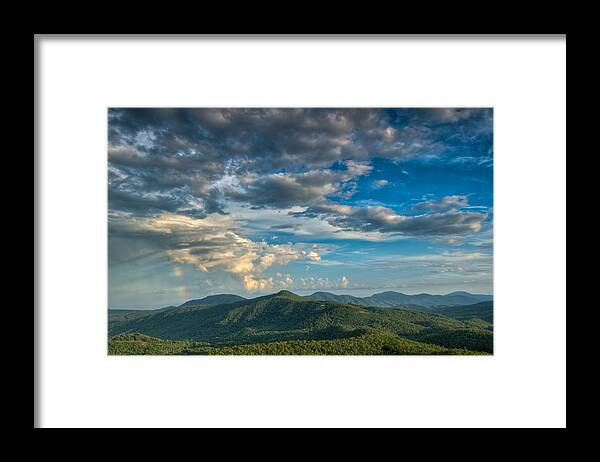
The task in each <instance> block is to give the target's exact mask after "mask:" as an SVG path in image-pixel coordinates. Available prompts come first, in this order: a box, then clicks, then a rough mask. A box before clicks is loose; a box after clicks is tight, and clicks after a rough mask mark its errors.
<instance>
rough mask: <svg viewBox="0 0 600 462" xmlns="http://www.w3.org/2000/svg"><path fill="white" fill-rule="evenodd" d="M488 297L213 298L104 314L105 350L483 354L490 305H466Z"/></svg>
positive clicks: (488, 339)
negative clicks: (106, 331)
mask: <svg viewBox="0 0 600 462" xmlns="http://www.w3.org/2000/svg"><path fill="white" fill-rule="evenodd" d="M488 297H489V296H485V295H473V294H467V293H453V294H448V295H446V296H442V295H428V294H420V295H414V296H411V295H405V294H399V293H397V292H384V293H382V294H375V295H373V296H371V297H366V298H359V297H350V298H348V296H345V295H335V294H330V293H326V292H320V293H315V294H312V295H310V296H306V297H302V296H299V295H296V294H294V293H292V292H289V291H285V290H284V291H280V292H278V293H275V294H271V295H265V296H261V297H256V298H253V299H245V298H243V297H240V296H237V295H232V294H221V295H214V296H209V297H205V298H203V299H199V300H190V301H188V302H186V303H184V304H183V305H180V306H178V307H166V308H162V309H159V310H137V311H136V310H109V319H108V320H109V352H111V354H485V353H491V352H492V347H493V346H492V343H493V333H492V329H493V303H492V301H490V300H484V301H479V302H476V303H469V302H472V301H474V300H480V299H481V298H488ZM401 301H402V302H405V301H411V302H414V301H419V302H421V303H427V304H428V305H418V304H410V305H407V304H404V305H402V304H400V302H401ZM459 301H463V302H467V303H463V304H459V303H458V302H459ZM375 303H377V304H379V306H375V305H374V304H375ZM232 348H233V350H232ZM319 352H321V353H319Z"/></svg>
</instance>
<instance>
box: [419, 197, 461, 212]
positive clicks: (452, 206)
mask: <svg viewBox="0 0 600 462" xmlns="http://www.w3.org/2000/svg"><path fill="white" fill-rule="evenodd" d="M468 206H469V198H468V197H467V196H446V197H442V198H441V199H438V200H429V201H424V202H420V203H418V204H416V205H415V206H414V207H413V208H412V211H413V212H418V211H422V210H429V211H431V212H447V211H449V210H459V209H462V208H465V207H468Z"/></svg>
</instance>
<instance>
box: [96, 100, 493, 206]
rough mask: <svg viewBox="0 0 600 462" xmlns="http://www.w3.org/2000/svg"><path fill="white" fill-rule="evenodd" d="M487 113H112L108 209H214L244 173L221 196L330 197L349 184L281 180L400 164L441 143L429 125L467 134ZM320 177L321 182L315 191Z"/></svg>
mask: <svg viewBox="0 0 600 462" xmlns="http://www.w3.org/2000/svg"><path fill="white" fill-rule="evenodd" d="M482 111H483V112H482ZM485 111H486V110H476V109H464V110H460V109H431V110H396V111H394V110H380V109H144V108H136V109H111V110H110V111H109V152H108V154H109V166H110V168H111V169H112V170H113V171H114V172H115V174H116V175H118V177H119V180H120V181H119V182H116V181H115V182H113V183H112V184H111V186H110V187H111V191H112V192H111V208H113V209H117V210H134V209H135V210H138V211H139V212H140V213H142V212H143V207H144V204H148V205H149V208H148V213H151V211H152V210H155V209H156V208H161V207H162V210H164V211H173V210H175V209H181V208H182V207H183V208H185V205H182V204H185V203H187V206H188V207H187V208H188V209H189V210H197V209H199V208H201V209H202V210H204V212H206V213H211V212H215V211H218V212H222V211H223V204H222V202H223V198H222V197H221V191H220V190H219V188H216V187H215V184H216V183H218V182H219V180H221V179H222V178H223V177H225V176H230V177H235V178H238V179H239V178H242V177H245V176H249V175H255V176H258V177H259V178H257V179H256V181H255V182H254V183H252V184H250V183H248V184H247V185H246V186H247V187H245V188H241V189H240V190H238V191H233V192H232V191H229V192H230V197H229V198H233V199H236V200H243V201H246V202H248V203H249V204H251V205H254V206H259V207H263V206H270V207H287V206H289V205H303V204H306V203H309V202H310V201H312V200H314V199H315V198H316V197H319V196H318V195H323V194H325V195H326V194H332V193H335V192H337V189H338V186H339V184H340V182H343V181H348V179H343V180H340V179H335V178H330V180H331V182H329V183H326V181H327V178H324V175H323V174H321V178H320V179H319V178H317V177H318V176H319V175H318V174H317V173H312V176H313V177H314V180H315V183H310V180H311V178H310V177H309V176H307V177H306V178H302V177H300V176H296V177H295V178H294V177H291V176H289V175H291V174H302V173H307V172H311V171H320V170H323V169H327V168H330V167H331V166H332V165H333V164H334V163H335V162H341V161H348V160H354V161H359V162H360V161H363V162H364V161H368V159H370V158H372V157H377V156H380V157H389V158H392V159H397V160H401V159H408V158H411V157H413V156H416V155H441V154H443V151H444V145H445V144H444V143H445V142H446V141H447V138H448V137H447V136H445V134H444V133H442V134H443V135H444V136H438V134H437V132H436V130H438V129H435V130H434V128H435V127H439V126H442V127H444V126H446V125H449V124H451V125H453V127H454V128H453V129H452V130H453V132H452V133H453V136H455V137H456V136H460V137H463V138H464V137H468V136H472V135H473V133H474V130H476V128H477V127H479V126H480V125H486V124H485V123H484V118H485V114H487V112H485ZM482 114H483V115H482ZM456 125H457V126H458V128H459V129H458V130H457V129H456V127H455V126H456ZM487 125H490V124H487ZM474 127H475V128H474ZM274 172H285V173H286V174H288V176H279V177H278V176H274V175H272V174H273V173H274ZM357 174H358V173H357ZM319 180H322V181H323V183H321V184H317V183H318V181H319ZM269 191H278V192H279V194H269ZM128 197H129V198H130V199H131V204H129V205H128V204H126V203H125V200H126V199H127V198H128ZM225 199H226V198H225ZM186 213H187V212H186ZM196 213H197V212H196Z"/></svg>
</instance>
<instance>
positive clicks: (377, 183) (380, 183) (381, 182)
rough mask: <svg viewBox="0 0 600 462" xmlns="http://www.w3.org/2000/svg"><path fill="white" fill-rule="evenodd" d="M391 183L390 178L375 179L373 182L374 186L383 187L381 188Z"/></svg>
mask: <svg viewBox="0 0 600 462" xmlns="http://www.w3.org/2000/svg"><path fill="white" fill-rule="evenodd" d="M389 184H390V182H389V181H388V180H375V181H374V182H373V188H375V189H381V188H385V187H386V186H388V185H389Z"/></svg>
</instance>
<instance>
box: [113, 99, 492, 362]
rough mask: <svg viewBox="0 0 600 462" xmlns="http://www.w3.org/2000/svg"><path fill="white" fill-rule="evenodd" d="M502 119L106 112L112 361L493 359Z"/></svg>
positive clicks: (395, 111) (261, 111)
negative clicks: (496, 181)
mask: <svg viewBox="0 0 600 462" xmlns="http://www.w3.org/2000/svg"><path fill="white" fill-rule="evenodd" d="M492 114H493V110H492V109H491V108H343V109H340V108H226V109H225V108H210V109H206V108H160V109H157V108H109V111H108V258H109V261H108V304H109V310H108V336H109V338H108V353H109V354H111V355H140V354H146V355H178V354H185V355H207V354H208V355H210V354H226V355H390V354H391V355H413V354H423V355H437V354H441V355H484V354H492V353H493V295H492V282H493V277H492V274H493V273H492V260H493V255H492V248H493V245H492V244H493V235H492V229H493V142H492V141H493V117H492ZM398 290H403V291H404V292H407V293H404V292H398Z"/></svg>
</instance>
